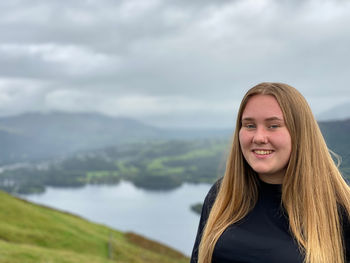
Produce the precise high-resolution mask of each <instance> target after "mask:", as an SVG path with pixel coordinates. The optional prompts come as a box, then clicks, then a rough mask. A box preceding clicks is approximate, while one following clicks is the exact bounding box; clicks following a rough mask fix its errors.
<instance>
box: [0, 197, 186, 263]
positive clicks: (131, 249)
mask: <svg viewBox="0 0 350 263" xmlns="http://www.w3.org/2000/svg"><path fill="white" fill-rule="evenodd" d="M0 200H1V201H0V262H1V263H5V262H6V263H7V262H11V263H41V262H43V263H44V262H45V263H49V262H50V263H53V262H62V263H63V262H64V263H77V262H89V263H102V262H103V263H112V262H121V263H127V262H132V263H141V262H146V263H147V262H149V263H151V262H152V263H158V262H159V263H167V262H168V263H173V262H174V263H175V262H179V263H182V262H188V259H187V258H185V257H184V256H182V255H181V254H180V253H178V252H176V251H174V250H172V249H170V248H167V247H166V246H163V245H161V244H158V243H157V242H153V241H149V240H147V239H145V238H142V237H140V236H137V235H135V234H124V233H122V232H119V231H116V230H113V229H111V228H108V227H105V226H102V225H98V224H94V223H91V222H88V221H86V220H84V219H82V218H80V217H77V216H74V215H71V214H68V213H63V212H59V211H57V210H54V209H50V208H46V207H43V206H39V205H35V204H32V203H29V202H26V201H23V200H21V199H17V198H15V197H12V196H10V195H8V194H6V193H4V192H1V191H0ZM109 243H110V246H109ZM109 247H110V248H111V249H109ZM108 258H111V259H108Z"/></svg>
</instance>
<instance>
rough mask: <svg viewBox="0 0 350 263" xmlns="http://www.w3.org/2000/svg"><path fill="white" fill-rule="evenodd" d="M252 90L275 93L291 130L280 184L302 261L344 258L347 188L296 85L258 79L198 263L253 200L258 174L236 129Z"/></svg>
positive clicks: (349, 206) (349, 205) (335, 262)
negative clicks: (247, 106)
mask: <svg viewBox="0 0 350 263" xmlns="http://www.w3.org/2000/svg"><path fill="white" fill-rule="evenodd" d="M257 94H263V95H272V96H274V97H275V98H276V100H277V102H278V103H279V105H280V107H281V110H282V112H283V115H284V119H285V123H286V126H287V128H288V130H289V133H290V135H291V139H292V152H291V155H290V159H289V163H288V165H287V169H286V173H285V176H284V180H283V184H282V204H283V206H284V208H285V210H286V212H287V214H288V218H289V225H290V231H291V233H292V235H293V237H294V238H295V240H296V242H297V243H298V245H299V249H300V252H301V253H302V254H303V255H304V262H306V263H329V262H332V263H343V262H344V260H345V255H344V244H343V234H342V224H341V220H342V218H341V213H340V211H339V209H340V208H341V209H343V211H345V213H344V215H345V216H346V217H347V218H348V217H349V212H350V189H349V186H348V185H347V184H346V182H345V181H344V179H343V177H342V175H341V174H340V172H339V170H338V168H337V166H336V165H335V164H334V161H333V159H332V157H331V155H330V153H329V150H328V148H327V145H326V143H325V141H324V139H323V136H322V134H321V131H320V129H319V127H318V124H317V122H316V120H315V118H314V116H313V114H312V112H311V109H310V107H309V105H308V103H307V102H306V100H305V99H304V97H303V96H302V95H301V94H300V93H299V92H298V91H297V90H296V89H295V88H293V87H291V86H289V85H287V84H283V83H261V84H258V85H256V86H255V87H253V88H251V89H250V90H249V91H248V92H247V93H246V95H245V96H244V98H243V100H242V102H241V105H240V108H239V111H238V116H237V121H236V129H235V133H234V136H233V142H232V146H231V151H230V154H229V156H228V159H227V164H226V172H225V176H224V178H223V180H222V182H221V185H220V188H219V191H218V194H217V197H216V200H215V202H214V204H213V207H212V209H211V212H210V214H209V217H208V220H207V223H206V226H205V228H204V231H203V235H202V240H201V243H200V246H199V254H198V263H210V262H211V259H212V255H213V251H214V246H215V244H216V242H217V240H218V238H219V237H220V235H221V234H222V233H223V232H224V230H225V229H226V228H227V227H228V226H229V225H231V224H233V223H235V222H237V221H239V220H240V219H242V218H244V217H245V216H246V215H247V214H248V212H249V211H250V210H251V209H252V208H253V207H254V206H255V204H256V201H257V198H258V187H257V174H256V173H255V172H254V171H253V170H252V168H251V167H250V166H249V165H248V164H247V162H246V161H245V159H244V157H243V155H242V151H241V147H240V144H239V130H240V128H241V118H242V113H243V111H244V108H245V106H246V104H247V102H248V100H249V98H250V97H252V96H254V95H257ZM347 218H345V219H347Z"/></svg>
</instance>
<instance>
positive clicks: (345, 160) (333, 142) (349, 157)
mask: <svg viewBox="0 0 350 263" xmlns="http://www.w3.org/2000/svg"><path fill="white" fill-rule="evenodd" d="M319 126H320V128H321V131H322V134H323V136H324V138H325V140H326V142H327V145H328V147H329V149H330V150H332V151H333V152H335V153H337V154H339V155H340V156H341V158H342V164H341V167H344V168H345V170H344V172H346V173H347V175H348V176H349V177H350V152H349V148H350V119H347V120H338V121H327V122H325V121H324V122H319Z"/></svg>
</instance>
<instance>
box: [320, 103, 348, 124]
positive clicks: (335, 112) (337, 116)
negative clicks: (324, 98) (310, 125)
mask: <svg viewBox="0 0 350 263" xmlns="http://www.w3.org/2000/svg"><path fill="white" fill-rule="evenodd" d="M316 117H317V120H319V121H332V120H345V119H350V101H348V102H346V103H343V104H340V105H337V106H335V107H333V108H331V109H329V110H326V111H324V112H321V113H320V114H318V115H317V116H316Z"/></svg>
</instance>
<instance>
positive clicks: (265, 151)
mask: <svg viewBox="0 0 350 263" xmlns="http://www.w3.org/2000/svg"><path fill="white" fill-rule="evenodd" d="M253 152H254V153H255V154H258V155H269V154H271V153H272V152H273V151H272V150H253Z"/></svg>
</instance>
